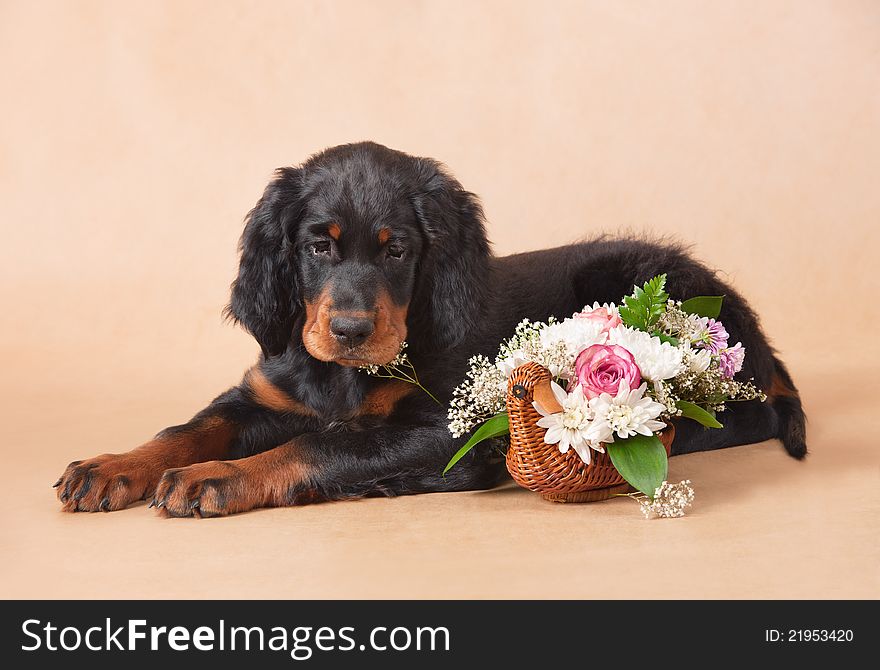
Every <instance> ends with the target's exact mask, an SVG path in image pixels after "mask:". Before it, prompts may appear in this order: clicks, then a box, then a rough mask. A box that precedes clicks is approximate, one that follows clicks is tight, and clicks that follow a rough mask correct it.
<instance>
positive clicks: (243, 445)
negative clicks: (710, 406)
mask: <svg viewBox="0 0 880 670" xmlns="http://www.w3.org/2000/svg"><path fill="white" fill-rule="evenodd" d="M536 225H540V222H536ZM661 272H666V273H668V275H669V286H670V287H671V290H672V292H673V295H672V297H674V298H675V297H689V296H692V295H720V294H724V295H726V296H727V297H726V299H725V301H724V308H723V311H722V313H721V317H720V318H721V320H723V322H724V325H725V326H726V328H727V330H728V332H729V333H730V335H731V338H732V339H731V341H737V340H738V341H741V342H742V343H743V345H744V346H745V348H746V349H747V351H748V356H747V357H746V360H745V368H744V370H743V376H744V377H754V378H755V381H756V383H757V385H758V386H759V387H761V388H763V389H765V390H766V391H767V393H768V395H769V396H770V400H769V402H767V403H763V404H762V403H759V402H757V401H755V402H748V403H737V404H736V406H735V407H733V408H732V409H730V410H729V411H728V412H727V413H726V414H725V421H724V424H725V427H724V428H723V429H722V430H714V431H710V430H704V429H702V428H700V427H699V426H697V425H696V424H694V423H693V422H682V423H681V425H679V426H678V433H677V437H676V440H675V443H674V446H673V450H674V453H685V452H691V451H699V450H705V449H718V448H721V447H728V446H732V445H738V444H746V443H751V442H757V441H760V440H765V439H768V438H772V437H778V438H780V439H781V440H782V443H783V444H784V445H785V448H786V449H787V450H788V453H789V454H791V455H792V456H794V457H796V458H801V457H803V456H804V454H805V453H806V444H805V441H804V414H803V411H802V409H801V403H800V399H799V397H798V393H797V390H796V388H795V386H794V384H793V383H792V381H791V378H790V377H789V375H788V373H787V372H786V370H785V367H784V366H783V365H782V363H781V362H780V361H779V359H778V358H776V357H775V356H774V352H773V349H772V348H771V347H770V345H769V344H768V343H767V340H766V339H765V337H764V335H763V334H762V332H761V328H760V327H759V325H758V321H757V319H756V317H755V315H754V313H753V312H752V311H751V310H750V309H749V307H748V306H747V305H746V303H745V301H744V300H743V299H742V298H741V297H740V296H739V295H738V294H737V293H736V292H735V291H734V290H733V289H731V288H730V287H729V286H727V285H725V284H723V283H722V282H721V281H719V280H718V279H717V278H716V277H715V274H714V273H713V272H711V271H710V270H708V269H706V267H704V266H703V265H701V264H700V263H698V262H697V261H695V260H693V259H692V258H690V257H688V256H687V255H686V254H685V253H684V252H683V251H682V250H681V249H680V248H677V247H674V246H667V245H657V244H652V243H649V242H645V241H640V240H634V239H624V240H612V239H600V240H596V241H592V242H586V243H581V244H573V245H570V246H566V247H561V248H558V249H551V250H547V251H537V252H533V253H526V254H518V255H514V256H508V257H505V258H495V257H493V256H492V254H491V252H490V249H489V243H488V241H487V239H486V233H485V230H484V227H483V214H482V211H481V208H480V205H479V203H478V201H477V199H476V197H475V196H474V195H473V194H471V193H469V192H467V191H465V190H464V189H463V188H462V186H461V185H460V184H459V183H458V182H457V181H456V180H455V179H454V178H453V177H452V176H451V175H450V174H449V173H448V172H447V171H446V170H445V169H444V168H443V167H442V166H441V165H440V164H439V163H437V162H436V161H434V160H431V159H426V158H415V157H412V156H408V155H406V154H403V153H400V152H398V151H392V150H390V149H387V148H386V147H383V146H380V145H377V144H372V143H363V144H352V145H345V146H339V147H335V148H333V149H328V150H327V151H324V152H323V153H320V154H318V155H316V156H314V157H312V158H311V159H309V160H308V161H306V162H305V163H304V164H303V165H302V166H301V167H295V168H282V169H280V170H278V172H277V174H276V176H275V179H274V180H273V181H272V182H271V183H270V184H269V185H268V186H267V188H266V190H265V192H264V193H263V197H262V198H260V200H259V202H258V203H257V205H256V206H255V207H254V209H253V210H252V211H251V212H250V214H249V215H248V217H247V222H246V225H245V229H244V234H243V236H242V239H241V265H240V268H239V272H238V278H237V279H236V280H235V282H234V283H233V285H232V299H231V302H230V304H229V307H228V313H229V315H230V316H231V318H232V319H234V320H235V321H237V322H238V323H240V324H242V325H243V326H244V327H245V328H246V329H247V330H249V331H250V332H251V333H252V334H253V336H254V337H255V338H256V340H257V342H258V343H259V344H260V347H261V348H262V352H263V354H262V357H261V360H260V362H259V363H258V364H257V365H255V366H254V367H253V368H251V369H250V370H248V371H247V373H246V374H245V376H244V379H243V380H242V382H241V384H239V385H238V386H236V387H234V388H232V389H230V390H229V391H227V392H226V393H224V394H222V395H221V396H219V397H218V398H217V399H215V400H214V401H213V402H212V403H211V404H210V405H209V406H208V407H207V408H206V409H204V410H203V411H202V412H200V413H199V414H197V415H196V416H195V417H194V418H193V419H192V420H191V421H190V422H188V423H186V424H184V425H182V426H175V427H173V428H168V429H166V430H164V431H162V432H161V433H159V434H158V435H157V436H156V437H155V438H154V439H152V440H150V441H149V442H147V443H146V444H144V445H142V446H140V447H138V448H137V449H134V450H132V451H129V452H126V453H122V454H104V455H101V456H97V457H95V458H90V459H88V460H84V461H75V462H73V463H71V464H70V465H69V466H68V467H67V470H66V471H65V472H64V474H63V475H62V477H61V479H60V480H59V481H58V484H57V487H58V497H59V498H60V500H61V502H62V503H63V507H64V509H65V510H68V511H97V510H103V511H109V510H118V509H122V508H124V507H126V506H127V505H129V504H130V503H132V502H134V501H137V500H142V499H146V498H149V499H150V500H151V502H152V504H153V505H155V506H156V507H157V508H159V510H160V511H161V512H162V513H164V514H168V515H171V516H189V515H196V516H214V515H221V514H231V513H235V512H243V511H245V510H249V509H253V508H256V507H267V506H282V505H296V504H301V503H304V502H313V501H319V500H332V499H339V498H346V497H352V496H365V495H375V494H384V495H396V494H405V493H420V492H427V491H461V490H466V489H476V488H486V487H490V486H493V485H494V484H496V483H497V482H498V481H499V480H500V478H501V477H502V476H503V474H504V466H503V464H502V463H500V462H499V459H497V458H495V457H493V455H492V454H493V450H491V449H488V448H487V449H485V450H475V452H472V455H470V456H469V457H467V458H465V459H464V460H463V461H462V463H460V464H459V465H458V466H457V467H455V468H454V469H453V470H451V471H450V473H449V474H448V475H447V476H446V477H443V476H442V474H441V473H442V470H443V467H444V465H445V464H446V462H447V461H448V460H449V458H450V456H451V455H452V454H453V453H454V452H455V450H456V449H457V448H458V446H459V445H460V443H461V440H458V441H457V440H453V438H452V437H451V435H450V434H449V431H448V430H447V427H446V425H447V419H446V412H445V409H443V408H442V407H440V406H438V405H437V404H436V403H434V402H433V401H432V400H431V399H430V398H428V397H427V396H426V395H425V394H424V393H421V392H420V391H418V389H416V388H415V387H413V386H412V385H409V384H406V383H403V382H399V381H395V380H387V379H379V378H376V377H372V376H368V375H366V374H364V373H363V372H361V371H359V370H358V366H361V365H365V364H368V363H376V364H382V363H386V362H388V361H389V360H391V359H392V358H393V357H394V356H395V355H396V354H397V352H398V350H399V347H400V344H401V342H402V341H403V340H404V339H406V341H407V342H408V344H409V348H408V352H409V356H410V359H411V360H412V361H413V363H414V365H415V368H416V370H418V372H419V374H420V377H421V379H422V382H423V384H424V385H425V386H426V387H427V388H428V389H430V390H431V391H432V392H433V393H434V394H435V395H436V396H438V397H439V398H440V399H441V400H443V401H446V400H448V399H449V397H450V394H451V391H452V389H453V387H455V386H456V385H457V384H458V383H459V382H461V380H462V378H463V375H464V373H465V371H466V369H467V360H468V358H469V357H470V356H472V355H474V354H476V353H483V354H486V355H488V356H494V354H495V352H496V351H497V347H498V344H499V343H500V341H501V340H502V339H503V338H506V337H509V336H510V335H511V334H512V333H513V330H514V328H515V326H516V324H517V323H518V322H519V321H520V320H522V319H523V318H526V317H527V318H529V319H532V320H541V321H543V320H546V319H547V318H548V317H549V316H551V315H555V316H556V317H559V318H564V317H567V316H570V315H571V314H572V313H573V312H575V311H576V310H579V309H580V308H581V307H582V306H583V305H584V304H586V303H590V304H592V303H593V301H596V300H598V301H599V302H606V301H607V302H611V301H615V300H618V301H619V300H620V298H621V296H623V295H626V294H628V293H629V292H630V291H631V289H632V286H633V284H635V283H638V284H641V283H642V282H644V281H645V280H647V279H648V278H650V277H652V276H653V275H656V274H658V273H661ZM536 277H540V281H536Z"/></svg>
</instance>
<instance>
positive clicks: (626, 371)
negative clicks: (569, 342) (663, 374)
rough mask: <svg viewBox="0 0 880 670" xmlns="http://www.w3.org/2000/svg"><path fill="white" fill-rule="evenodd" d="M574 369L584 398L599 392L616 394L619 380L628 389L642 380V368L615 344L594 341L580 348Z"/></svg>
mask: <svg viewBox="0 0 880 670" xmlns="http://www.w3.org/2000/svg"><path fill="white" fill-rule="evenodd" d="M574 368H575V371H576V372H577V380H578V385H579V386H580V387H581V388H582V389H583V391H584V395H585V396H586V397H587V398H595V397H597V396H599V395H600V394H602V393H608V394H609V395H617V392H618V390H619V389H620V382H621V380H622V381H625V382H626V383H627V385H628V386H629V388H630V390H632V389H634V388H638V387H639V385H640V384H641V383H642V371H641V370H639V366H638V365H636V360H635V359H634V358H633V355H632V354H631V353H629V352H628V351H627V350H626V349H624V348H623V347H621V346H619V345H617V344H612V345H607V344H594V345H593V346H592V347H588V348H586V349H584V350H583V351H582V352H581V353H580V354H578V357H577V359H576V360H575V362H574Z"/></svg>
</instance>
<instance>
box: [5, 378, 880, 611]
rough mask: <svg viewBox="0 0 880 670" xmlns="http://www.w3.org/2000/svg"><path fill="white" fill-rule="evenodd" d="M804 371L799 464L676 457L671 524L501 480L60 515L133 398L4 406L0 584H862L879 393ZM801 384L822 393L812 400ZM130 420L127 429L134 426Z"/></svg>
mask: <svg viewBox="0 0 880 670" xmlns="http://www.w3.org/2000/svg"><path fill="white" fill-rule="evenodd" d="M801 379H802V386H804V388H805V395H806V397H807V400H808V403H809V404H810V405H811V406H812V408H813V409H814V410H815V411H814V412H813V413H812V424H811V432H810V442H811V448H812V453H811V455H810V457H809V458H808V459H807V460H806V462H803V463H798V462H795V461H793V460H792V459H790V458H788V457H787V456H786V455H785V454H784V452H783V450H782V448H781V446H780V445H779V444H778V443H776V442H767V443H762V444H758V445H753V446H748V447H741V448H736V449H729V450H726V451H721V452H714V453H705V454H696V455H690V456H684V457H679V458H675V459H673V460H672V461H671V471H670V477H672V478H690V479H692V480H693V481H694V483H695V486H696V488H697V499H696V503H695V505H694V508H693V510H692V512H691V513H690V514H689V515H688V516H687V517H685V518H684V519H675V520H653V521H647V520H645V519H643V518H642V516H641V515H640V514H639V512H638V508H637V505H636V504H635V503H632V502H631V501H629V500H616V501H612V502H607V503H599V504H590V505H554V504H550V503H545V502H543V501H542V500H540V499H539V498H538V497H537V496H535V495H533V494H531V493H529V492H527V491H525V490H522V489H518V488H515V487H513V486H508V487H506V488H501V489H497V490H494V491H488V492H474V493H459V494H433V495H422V496H414V497H402V498H397V499H392V500H386V499H372V500H363V501H354V502H339V503H331V504H323V505H314V506H308V507H302V508H296V509H275V510H263V511H257V512H253V513H249V514H244V515H240V516H235V517H231V518H226V519H210V520H190V519H187V520H171V519H161V518H159V517H157V516H156V515H155V514H154V512H153V510H149V509H147V508H145V507H144V506H143V505H139V506H136V507H133V508H131V509H128V510H126V511H123V512H118V513H111V514H75V515H73V514H65V513H62V512H60V511H59V509H58V503H57V501H56V500H55V497H54V492H53V491H52V489H51V488H50V487H49V485H50V484H51V483H52V481H53V480H54V478H55V477H56V476H57V474H58V473H59V472H60V470H61V466H63V465H64V464H65V462H66V460H69V459H71V458H73V457H75V456H76V457H80V456H85V455H89V454H92V453H98V452H102V451H106V450H108V449H111V448H112V445H111V444H109V443H108V439H109V438H110V436H108V435H102V434H101V433H102V431H101V429H100V427H99V424H98V423H97V419H98V418H99V417H100V416H103V415H106V414H116V413H118V414H123V415H124V414H125V413H126V412H130V411H132V406H133V405H137V404H138V403H137V402H135V399H133V398H131V397H126V394H125V393H124V392H120V393H119V394H118V395H117V396H116V397H111V398H104V399H102V402H101V403H100V404H95V405H92V406H91V408H90V409H86V408H84V407H83V406H81V405H80V404H79V403H76V402H74V403H73V405H72V406H71V407H70V409H69V414H68V413H65V411H64V409H63V408H59V409H60V410H61V411H59V412H56V413H54V414H53V416H51V417H49V418H46V417H45V415H44V414H42V413H41V411H40V410H41V408H33V407H25V406H19V407H15V408H14V410H15V415H17V416H18V417H19V418H20V419H26V421H23V422H22V425H21V426H19V427H17V428H11V427H10V426H9V424H7V425H5V426H4V431H3V432H4V436H3V440H4V442H5V443H7V444H9V443H12V444H15V445H16V449H17V450H20V453H23V454H29V455H30V457H29V459H28V461H27V462H24V461H22V460H20V461H19V462H16V463H12V464H10V463H9V462H7V481H6V483H5V484H4V487H3V504H2V507H0V517H2V520H3V522H2V525H3V534H2V538H0V552H2V553H0V561H2V565H3V566H4V569H3V571H2V576H0V593H2V595H3V596H5V597H39V598H55V597H61V598H73V597H78V598H122V597H137V598H163V597H182V598H250V597H254V598H325V597H329V598H342V597H355V598H468V597H476V598H641V597H651V598H653V597H669V598H718V597H724V598H815V597H819V598H876V597H878V596H880V581H878V566H880V550H878V534H877V529H878V519H880V516H878V514H880V505H878V498H877V494H876V491H877V490H878V483H880V463H878V459H877V451H876V449H875V447H874V445H873V444H872V443H871V441H870V440H868V439H865V437H864V436H863V435H862V433H863V431H866V430H868V429H869V428H873V430H874V431H877V430H878V429H880V425H878V418H877V415H876V412H875V405H874V404H873V401H871V400H869V399H866V400H861V401H860V400H858V399H852V398H849V397H847V394H846V393H845V389H844V388H843V387H842V383H843V379H844V378H843V377H841V378H838V379H834V378H832V381H833V382H834V383H833V385H831V384H829V380H828V379H827V378H825V377H824V376H822V375H820V374H818V373H817V374H813V375H804V374H802V375H801ZM817 386H822V387H824V388H825V389H826V390H825V391H824V392H823V393H822V394H819V393H817V391H816V387H817ZM138 400H140V401H141V402H145V401H144V399H143V398H141V399H138ZM4 402H6V403H8V402H9V399H8V398H7V399H5V401H4ZM7 409H9V407H8V405H7ZM143 414H144V412H143V410H141V412H140V413H139V414H137V416H136V418H133V420H132V422H131V423H132V424H135V423H137V424H140V423H142V422H143V420H142V418H141V417H142V416H143ZM115 432H116V433H117V434H126V433H128V432H129V429H128V428H125V427H123V428H118V429H117V430H116V431H115ZM130 432H132V433H134V432H136V431H135V430H134V429H131V431H130ZM61 436H63V437H64V441H63V446H60V445H59V438H60V437H61ZM134 439H135V436H134V435H131V436H130V440H134ZM47 445H52V448H51V449H47V448H46V446H47Z"/></svg>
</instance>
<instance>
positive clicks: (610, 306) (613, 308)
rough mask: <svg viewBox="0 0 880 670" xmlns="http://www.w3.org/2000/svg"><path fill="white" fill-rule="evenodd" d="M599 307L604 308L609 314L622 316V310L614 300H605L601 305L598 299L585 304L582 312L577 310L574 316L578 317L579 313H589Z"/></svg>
mask: <svg viewBox="0 0 880 670" xmlns="http://www.w3.org/2000/svg"><path fill="white" fill-rule="evenodd" d="M599 308H604V309H605V311H607V312H608V313H609V314H614V316H618V317H619V316H620V310H619V309H618V308H617V305H615V304H614V303H613V302H603V303H602V304H601V305H600V304H599V302H598V301H595V302H593V304H592V305H584V308H583V309H582V310H581V311H580V312H575V313H574V316H575V317H577V315H578V314H581V315H583V314H588V313H590V312H592V311H595V310H597V309H599Z"/></svg>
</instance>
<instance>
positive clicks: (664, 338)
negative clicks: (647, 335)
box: [651, 330, 678, 347]
mask: <svg viewBox="0 0 880 670" xmlns="http://www.w3.org/2000/svg"><path fill="white" fill-rule="evenodd" d="M651 335H652V336H654V337H659V338H660V341H661V342H668V343H669V344H671V345H672V346H673V347H677V346H678V338H677V337H672V335H667V334H666V333H661V332H660V331H659V330H655V331H654V332H653V333H651Z"/></svg>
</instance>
